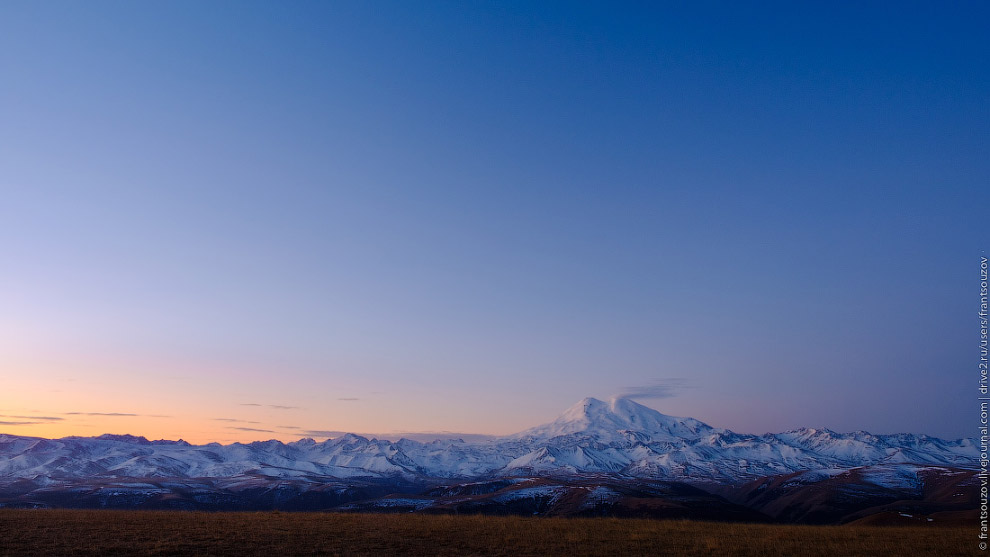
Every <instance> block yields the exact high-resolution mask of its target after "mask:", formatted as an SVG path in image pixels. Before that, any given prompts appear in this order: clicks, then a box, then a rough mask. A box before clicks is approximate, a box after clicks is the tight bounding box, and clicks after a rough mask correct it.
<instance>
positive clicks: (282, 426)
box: [275, 425, 302, 429]
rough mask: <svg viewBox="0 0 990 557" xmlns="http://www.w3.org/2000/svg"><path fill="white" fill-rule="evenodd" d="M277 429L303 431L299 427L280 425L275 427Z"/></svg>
mask: <svg viewBox="0 0 990 557" xmlns="http://www.w3.org/2000/svg"><path fill="white" fill-rule="evenodd" d="M275 427H280V428H282V429H302V428H301V427H299V426H297V425H280V426H275Z"/></svg>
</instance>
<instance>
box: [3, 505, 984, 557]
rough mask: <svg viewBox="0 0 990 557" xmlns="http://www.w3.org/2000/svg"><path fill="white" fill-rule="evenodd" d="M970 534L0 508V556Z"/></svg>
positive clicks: (562, 550) (557, 548) (707, 551)
mask: <svg viewBox="0 0 990 557" xmlns="http://www.w3.org/2000/svg"><path fill="white" fill-rule="evenodd" d="M977 541H978V540H977V539H976V529H975V528H972V529H967V528H925V527H875V526H872V527H871V526H859V527H857V526H779V525H749V524H724V523H711V522H687V521H657V520H640V519H612V518H583V519H560V518H522V517H493V516H450V515H441V516H431V515H418V514H417V515H411V514H337V513H277V512H265V513H202V512H170V511H90V510H85V511H84V510H0V555H108V554H127V555H238V556H240V555H396V554H399V555H402V554H412V555H568V556H570V555H753V556H765V555H822V556H833V555H973V554H976V553H979V550H978V549H977Z"/></svg>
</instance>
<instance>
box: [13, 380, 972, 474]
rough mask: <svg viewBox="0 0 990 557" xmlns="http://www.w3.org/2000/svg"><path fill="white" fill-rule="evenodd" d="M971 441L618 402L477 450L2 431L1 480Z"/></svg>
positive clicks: (622, 459)
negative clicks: (741, 421) (684, 413)
mask: <svg viewBox="0 0 990 557" xmlns="http://www.w3.org/2000/svg"><path fill="white" fill-rule="evenodd" d="M977 457H978V452H977V448H976V446H975V443H974V442H973V440H969V439H963V440H956V441H947V440H942V439H937V438H933V437H928V436H924V435H920V436H918V435H907V434H901V435H872V434H869V433H865V432H856V433H848V434H839V433H835V432H832V431H829V430H825V429H799V430H795V431H788V432H785V433H779V434H767V435H761V436H756V435H743V434H737V433H733V432H732V431H729V430H725V429H718V428H713V427H711V426H709V425H707V424H704V423H702V422H700V421H698V420H695V419H692V418H677V417H672V416H667V415H664V414H661V413H660V412H657V411H656V410H653V409H651V408H648V407H646V406H643V405H641V404H638V403H636V402H634V401H632V400H629V399H625V398H616V399H612V400H610V401H607V402H605V401H601V400H597V399H594V398H586V399H584V400H582V401H580V402H578V403H577V404H575V405H574V406H572V407H571V408H569V409H567V410H566V411H565V412H564V413H563V414H561V415H560V416H559V417H558V418H557V419H555V420H554V421H552V422H550V423H548V424H544V425H541V426H537V427H534V428H531V429H528V430H525V431H522V432H520V433H517V434H514V435H509V436H506V437H500V438H495V439H491V440H484V441H480V442H471V443H467V442H463V441H459V440H439V441H433V442H429V443H424V442H420V441H413V440H409V439H401V440H399V441H395V442H393V441H385V440H379V439H368V438H365V437H362V436H359V435H353V434H347V435H344V436H341V437H337V438H334V439H329V440H327V441H325V442H321V443H318V442H316V441H314V440H312V439H302V440H300V441H296V442H292V443H281V442H279V441H263V442H260V441H259V442H255V443H248V444H242V443H234V444H231V445H220V444H217V443H211V444H208V445H190V444H188V443H185V442H183V441H148V440H147V439H145V438H143V437H133V436H129V435H127V436H117V435H103V436H100V437H92V438H82V437H66V438H63V439H54V440H50V439H39V438H30V437H20V436H14V435H3V434H0V483H5V484H9V483H11V482H14V481H18V480H29V481H31V482H34V483H35V484H38V483H39V482H40V483H45V482H59V481H64V480H70V479H95V478H106V479H115V478H172V479H177V478H178V479H195V478H214V479H216V478H237V477H242V476H251V477H256V478H268V479H270V480H272V481H274V480H279V479H283V480H290V479H293V480H301V481H311V482H326V481H338V480H360V479H375V478H377V479H383V478H385V479H387V478H392V479H396V480H402V481H422V480H427V479H473V478H499V477H516V476H568V475H586V474H610V475H613V476H616V477H623V478H649V479H663V480H678V481H689V482H696V483H697V482H702V483H703V482H721V483H732V484H741V483H743V482H747V481H751V480H753V479H754V478H759V477H764V476H770V475H779V474H787V473H793V472H802V471H815V470H847V469H852V468H857V467H864V466H874V465H880V464H883V465H902V464H903V465H907V464H914V465H927V466H933V465H936V466H948V467H954V468H973V467H975V463H976V460H977Z"/></svg>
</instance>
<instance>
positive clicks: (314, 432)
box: [302, 429, 347, 437]
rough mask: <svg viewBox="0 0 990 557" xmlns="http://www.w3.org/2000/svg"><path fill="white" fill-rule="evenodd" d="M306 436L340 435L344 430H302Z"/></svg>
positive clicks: (344, 432)
mask: <svg viewBox="0 0 990 557" xmlns="http://www.w3.org/2000/svg"><path fill="white" fill-rule="evenodd" d="M302 433H303V435H305V436H306V437H340V436H341V435H345V434H346V433H347V432H346V431H331V430H326V429H310V430H306V431H304V432H302Z"/></svg>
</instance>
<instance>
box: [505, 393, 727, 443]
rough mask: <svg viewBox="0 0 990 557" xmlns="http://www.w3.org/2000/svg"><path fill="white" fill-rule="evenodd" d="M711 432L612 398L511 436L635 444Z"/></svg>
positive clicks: (692, 421)
mask: <svg viewBox="0 0 990 557" xmlns="http://www.w3.org/2000/svg"><path fill="white" fill-rule="evenodd" d="M712 431H714V429H713V428H712V427H710V426H708V425H707V424H704V423H702V422H699V421H698V420H695V419H693V418H677V417H673V416H667V415H665V414H661V413H660V412H657V411H656V410H654V409H652V408H648V407H646V406H643V405H642V404H639V403H637V402H635V401H633V400H630V399H628V398H622V397H614V398H612V399H610V400H609V401H608V402H604V401H601V400H598V399H596V398H590V397H589V398H585V399H582V400H580V401H579V402H578V403H577V404H575V405H573V406H571V407H570V408H568V409H567V410H565V411H564V412H563V413H562V414H561V415H560V416H558V417H557V419H555V420H554V421H552V422H550V423H548V424H544V425H541V426H537V427H534V428H530V429H527V430H525V431H523V432H520V433H517V434H516V435H514V436H512V437H514V438H520V439H545V440H549V439H553V438H556V437H567V436H575V437H582V438H585V437H592V438H595V439H596V440H600V441H603V442H611V441H613V440H614V439H615V438H616V437H622V438H630V436H632V437H635V438H637V439H639V440H654V441H656V440H664V439H673V438H677V439H696V438H698V437H701V436H702V435H705V434H706V433H710V432H712Z"/></svg>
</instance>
